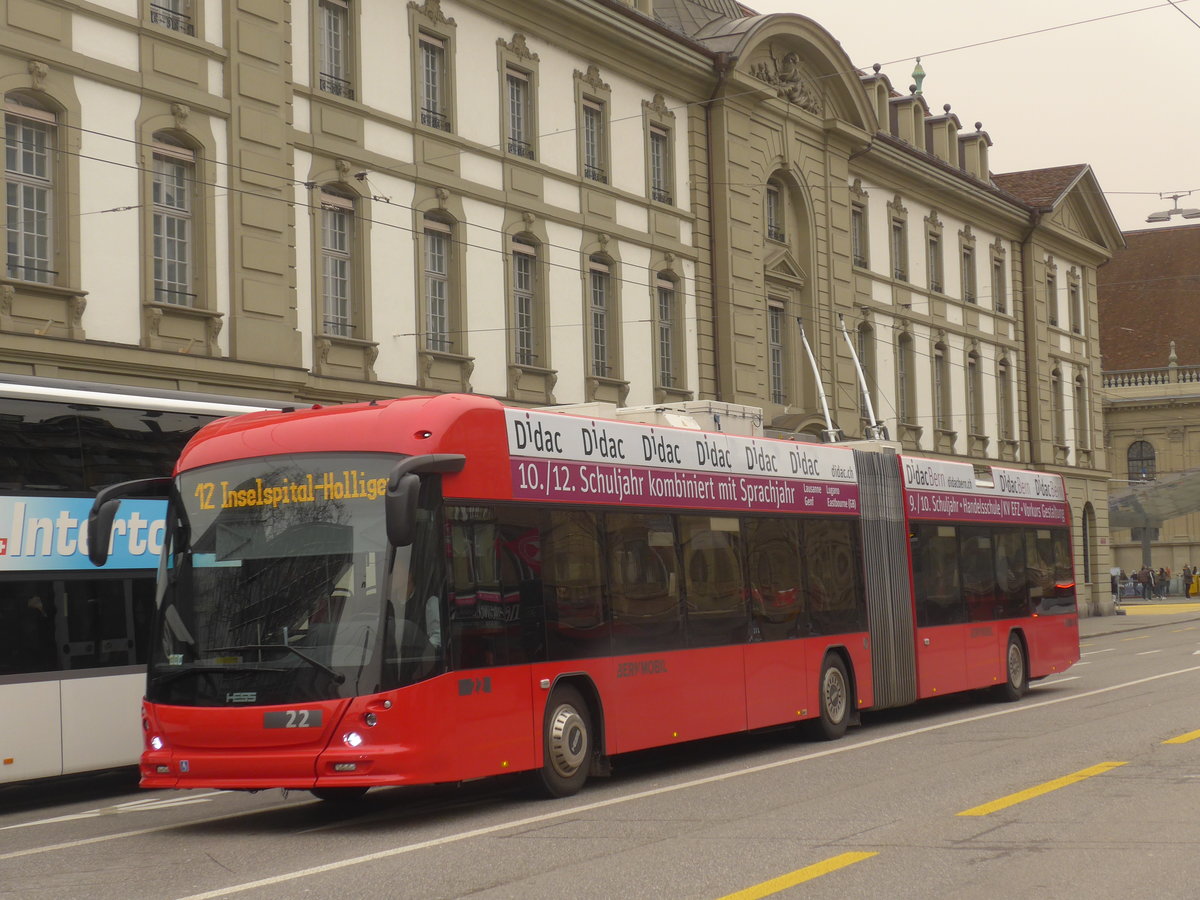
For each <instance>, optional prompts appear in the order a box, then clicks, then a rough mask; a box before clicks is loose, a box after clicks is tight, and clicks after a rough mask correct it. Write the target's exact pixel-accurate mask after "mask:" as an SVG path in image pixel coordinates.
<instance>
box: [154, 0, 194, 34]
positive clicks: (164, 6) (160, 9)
mask: <svg viewBox="0 0 1200 900" xmlns="http://www.w3.org/2000/svg"><path fill="white" fill-rule="evenodd" d="M190 10H191V3H190V2H188V0H158V2H157V3H151V4H150V24H151V25H161V26H162V27H163V28H169V29H170V30H171V31H178V32H179V33H180V34H188V35H195V33H196V26H195V25H194V24H193V23H192V17H191V16H190V15H189V14H188V13H189V11H190Z"/></svg>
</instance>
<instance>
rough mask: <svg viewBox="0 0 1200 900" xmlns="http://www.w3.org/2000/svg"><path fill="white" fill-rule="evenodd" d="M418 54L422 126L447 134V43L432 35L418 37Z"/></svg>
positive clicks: (448, 109) (448, 111)
mask: <svg viewBox="0 0 1200 900" xmlns="http://www.w3.org/2000/svg"><path fill="white" fill-rule="evenodd" d="M417 43H418V45H419V46H418V51H419V53H420V63H421V72H420V82H419V84H420V93H419V100H418V102H419V104H420V107H421V124H422V125H427V126H429V127H430V128H436V129H438V130H439V131H449V130H450V108H449V102H448V101H449V92H448V90H447V79H446V42H445V41H444V40H443V39H442V38H439V37H434V36H433V35H431V34H425V33H424V32H422V33H421V36H420V39H419V40H418V42H417Z"/></svg>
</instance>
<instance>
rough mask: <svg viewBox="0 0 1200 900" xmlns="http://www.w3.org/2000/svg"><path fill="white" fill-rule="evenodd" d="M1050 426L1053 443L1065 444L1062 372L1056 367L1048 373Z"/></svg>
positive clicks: (1065, 426) (1065, 427) (1065, 428)
mask: <svg viewBox="0 0 1200 900" xmlns="http://www.w3.org/2000/svg"><path fill="white" fill-rule="evenodd" d="M1050 427H1051V429H1052V431H1051V437H1052V438H1053V440H1054V443H1056V444H1058V445H1059V446H1062V445H1063V444H1065V443H1066V442H1067V438H1066V430H1067V423H1066V420H1065V419H1064V418H1063V400H1062V372H1060V371H1059V370H1058V369H1055V370H1054V371H1052V372H1051V373H1050Z"/></svg>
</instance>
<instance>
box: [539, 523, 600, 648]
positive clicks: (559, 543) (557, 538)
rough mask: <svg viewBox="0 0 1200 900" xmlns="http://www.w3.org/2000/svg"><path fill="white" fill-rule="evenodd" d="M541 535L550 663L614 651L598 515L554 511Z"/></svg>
mask: <svg viewBox="0 0 1200 900" xmlns="http://www.w3.org/2000/svg"><path fill="white" fill-rule="evenodd" d="M549 522H550V524H549V526H548V527H547V528H546V529H545V530H544V531H543V532H542V546H541V555H542V595H543V597H544V598H545V602H546V639H547V644H548V647H547V649H548V651H549V656H550V658H551V659H578V658H580V657H588V656H603V655H605V654H607V653H609V652H611V650H612V647H611V645H610V643H609V624H608V617H607V615H606V612H605V608H604V587H603V585H604V582H603V579H604V567H603V565H602V564H601V559H600V531H599V525H598V524H597V522H596V515H595V514H594V513H589V512H578V511H573V510H554V511H552V512H551V513H550V515H549Z"/></svg>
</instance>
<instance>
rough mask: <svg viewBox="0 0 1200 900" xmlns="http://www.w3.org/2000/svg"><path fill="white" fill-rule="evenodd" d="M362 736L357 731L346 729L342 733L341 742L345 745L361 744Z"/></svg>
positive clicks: (356, 745) (357, 745) (355, 745)
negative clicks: (346, 730)
mask: <svg viewBox="0 0 1200 900" xmlns="http://www.w3.org/2000/svg"><path fill="white" fill-rule="evenodd" d="M362 742H363V737H362V735H361V734H359V733H358V732H357V731H348V732H346V733H345V734H343V735H342V743H343V744H345V745H346V746H347V747H359V746H362Z"/></svg>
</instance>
